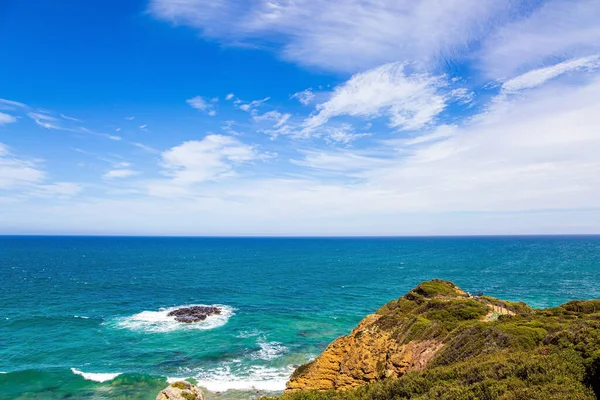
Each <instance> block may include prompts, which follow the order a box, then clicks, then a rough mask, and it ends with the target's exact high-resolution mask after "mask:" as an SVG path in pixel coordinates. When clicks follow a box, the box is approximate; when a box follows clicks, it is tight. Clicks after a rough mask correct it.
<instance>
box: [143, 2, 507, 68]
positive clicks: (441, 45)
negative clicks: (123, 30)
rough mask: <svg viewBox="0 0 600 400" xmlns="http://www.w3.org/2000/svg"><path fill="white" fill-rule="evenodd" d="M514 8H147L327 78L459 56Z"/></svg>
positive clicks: (275, 5)
mask: <svg viewBox="0 0 600 400" xmlns="http://www.w3.org/2000/svg"><path fill="white" fill-rule="evenodd" d="M513 3H517V4H519V2H513V1H479V0H446V1H443V2H441V1H438V0H421V1H412V0H380V1H365V0H331V1H321V2H315V1H312V0H296V1H272V0H255V1H243V0H229V1H224V0H220V1H209V0H186V1H181V0H151V1H150V5H149V10H150V12H151V13H152V14H153V15H154V16H156V17H157V18H160V19H164V20H167V21H171V22H174V23H176V24H182V25H188V26H192V27H195V28H197V29H199V30H200V31H201V33H202V35H203V36H205V37H212V38H218V39H221V40H222V41H224V42H225V43H232V44H234V43H239V42H240V41H242V42H244V41H249V42H252V40H254V39H258V38H260V39H261V40H262V41H263V42H264V41H265V40H271V41H272V43H274V44H275V45H278V44H281V43H282V42H283V48H282V52H283V55H284V57H286V58H288V59H290V60H293V61H296V62H299V63H302V64H309V65H317V66H320V67H325V68H328V69H334V70H343V71H351V72H354V71H357V70H360V69H364V68H370V67H374V66H376V65H380V64H383V63H386V62H391V61H398V60H412V61H417V62H419V63H421V64H429V63H432V62H433V63H436V62H438V61H440V60H444V59H445V58H452V57H456V56H458V55H459V54H460V53H461V51H462V50H464V49H466V48H467V47H468V46H469V45H470V44H471V43H472V42H473V41H475V40H476V39H479V38H480V37H481V36H482V35H484V34H486V33H487V32H488V30H489V27H488V26H489V24H491V23H499V22H500V21H503V20H504V19H506V18H508V16H509V15H511V14H510V13H511V11H513V7H512V5H513Z"/></svg>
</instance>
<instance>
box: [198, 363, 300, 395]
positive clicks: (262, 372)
mask: <svg viewBox="0 0 600 400" xmlns="http://www.w3.org/2000/svg"><path fill="white" fill-rule="evenodd" d="M293 371H294V368H293V367H291V366H289V367H285V368H273V367H266V366H252V367H250V369H249V370H248V371H245V372H246V373H243V374H239V375H236V374H234V373H232V372H231V369H230V368H229V366H224V367H220V368H216V369H213V370H211V371H206V372H200V373H199V374H198V375H197V376H196V377H195V378H194V379H196V381H197V385H198V386H201V387H203V388H206V389H207V390H208V391H210V392H226V391H228V390H244V391H254V390H259V391H265V392H281V391H283V390H284V389H285V384H286V383H287V381H288V379H289V377H290V375H291V373H292V372H293Z"/></svg>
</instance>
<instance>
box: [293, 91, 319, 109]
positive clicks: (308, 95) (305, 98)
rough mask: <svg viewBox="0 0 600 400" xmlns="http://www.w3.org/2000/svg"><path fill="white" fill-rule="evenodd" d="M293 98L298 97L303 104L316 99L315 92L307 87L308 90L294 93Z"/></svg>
mask: <svg viewBox="0 0 600 400" xmlns="http://www.w3.org/2000/svg"><path fill="white" fill-rule="evenodd" d="M291 98H292V99H296V100H298V101H299V102H300V103H301V104H304V105H305V106H307V105H309V104H310V103H312V101H313V100H314V99H315V94H314V93H313V92H312V90H311V89H306V90H303V91H301V92H298V93H294V94H293V95H292V96H291Z"/></svg>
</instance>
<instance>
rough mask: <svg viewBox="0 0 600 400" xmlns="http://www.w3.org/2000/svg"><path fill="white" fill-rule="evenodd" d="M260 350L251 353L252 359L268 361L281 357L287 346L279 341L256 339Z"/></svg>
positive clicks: (286, 350)
mask: <svg viewBox="0 0 600 400" xmlns="http://www.w3.org/2000/svg"><path fill="white" fill-rule="evenodd" d="M257 344H258V345H259V346H260V350H259V351H257V352H256V353H253V354H252V355H251V358H252V359H253V360H265V361H270V360H274V359H276V358H279V357H281V356H282V355H284V354H285V353H287V352H288V348H287V347H285V346H284V345H283V344H281V343H279V342H266V341H262V340H261V341H258V342H257Z"/></svg>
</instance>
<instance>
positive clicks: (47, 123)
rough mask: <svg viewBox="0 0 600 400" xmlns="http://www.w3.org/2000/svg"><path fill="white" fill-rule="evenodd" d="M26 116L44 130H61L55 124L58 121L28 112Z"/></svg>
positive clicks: (48, 116)
mask: <svg viewBox="0 0 600 400" xmlns="http://www.w3.org/2000/svg"><path fill="white" fill-rule="evenodd" d="M27 116H28V117H29V118H31V119H32V120H33V121H34V122H35V123H36V124H38V125H39V126H41V127H42V128H45V129H57V130H61V129H62V127H61V126H60V125H58V124H57V122H58V119H57V118H55V117H53V116H51V115H48V114H45V113H41V112H29V113H27Z"/></svg>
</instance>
